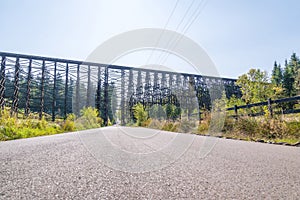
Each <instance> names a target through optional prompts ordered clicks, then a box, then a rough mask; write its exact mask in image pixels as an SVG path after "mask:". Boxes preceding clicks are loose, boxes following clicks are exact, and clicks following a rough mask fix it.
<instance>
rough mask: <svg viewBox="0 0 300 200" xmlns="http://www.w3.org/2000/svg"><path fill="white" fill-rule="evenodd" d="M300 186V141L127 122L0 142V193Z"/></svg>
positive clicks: (132, 194)
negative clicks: (167, 129)
mask: <svg viewBox="0 0 300 200" xmlns="http://www.w3.org/2000/svg"><path fill="white" fill-rule="evenodd" d="M203 147H205V148H206V150H208V151H206V152H207V154H205V155H206V156H203V155H204V154H201V151H202V152H203V151H205V149H203ZM299 188H300V148H297V147H289V146H279V145H272V144H263V143H255V142H245V141H238V140H229V139H221V138H212V137H205V136H196V135H190V134H181V133H170V132H163V131H157V130H152V129H145V128H128V127H106V128H100V129H93V130H87V131H81V132H74V133H65V134H59V135H52V136H45V137H36V138H29V139H20V140H14V141H6V142H0V199H184V198H187V199H266V198H267V199H299V198H300V189H299Z"/></svg>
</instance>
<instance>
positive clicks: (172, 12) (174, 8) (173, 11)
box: [146, 0, 179, 65]
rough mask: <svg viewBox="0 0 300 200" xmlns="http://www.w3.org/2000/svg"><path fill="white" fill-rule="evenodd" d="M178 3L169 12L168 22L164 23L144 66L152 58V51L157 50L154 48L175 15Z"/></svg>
mask: <svg viewBox="0 0 300 200" xmlns="http://www.w3.org/2000/svg"><path fill="white" fill-rule="evenodd" d="M178 2H179V0H177V1H176V3H175V6H174V7H173V10H172V11H171V14H170V15H169V17H168V20H167V22H166V24H165V26H164V28H163V31H162V32H161V34H160V35H159V38H158V40H157V41H156V43H155V45H154V49H152V51H151V54H150V56H149V57H148V59H147V62H146V65H147V64H149V61H150V58H151V57H152V55H153V52H154V50H156V49H157V47H156V46H157V45H158V44H159V42H160V40H161V37H162V35H163V34H164V32H165V31H166V28H167V26H168V24H169V22H170V19H171V17H172V16H173V14H174V13H175V10H176V7H177V5H178Z"/></svg>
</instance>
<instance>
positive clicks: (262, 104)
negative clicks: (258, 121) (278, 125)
mask: <svg viewBox="0 0 300 200" xmlns="http://www.w3.org/2000/svg"><path fill="white" fill-rule="evenodd" d="M298 100H300V96H294V97H289V98H282V99H276V100H272V99H268V101H263V102H259V103H253V104H247V105H241V106H237V105H235V106H234V107H230V108H227V109H226V110H227V111H231V110H234V113H235V115H234V116H233V117H236V118H237V117H238V110H239V109H247V108H253V107H259V106H268V112H269V113H270V117H273V115H274V114H290V113H300V109H288V110H284V111H281V112H274V111H273V107H272V105H273V104H278V103H285V102H294V101H298ZM263 114H265V113H264V112H260V113H255V114H248V116H259V115H263Z"/></svg>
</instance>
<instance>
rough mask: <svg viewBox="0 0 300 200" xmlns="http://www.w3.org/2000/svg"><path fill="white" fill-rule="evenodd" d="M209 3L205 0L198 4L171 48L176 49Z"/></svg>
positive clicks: (163, 61)
mask: <svg viewBox="0 0 300 200" xmlns="http://www.w3.org/2000/svg"><path fill="white" fill-rule="evenodd" d="M202 3H203V4H202ZM207 3H208V0H206V1H205V0H204V1H202V2H200V3H199V5H198V6H197V8H196V9H195V11H194V12H193V14H192V15H191V17H190V19H191V18H192V17H193V16H194V17H193V18H192V19H191V21H190V22H189V23H187V24H186V25H185V26H184V28H183V32H182V34H181V36H180V37H179V38H178V39H177V40H176V41H175V42H174V45H173V47H172V48H170V49H174V48H175V47H176V46H177V45H178V43H179V42H180V40H181V39H182V37H183V35H184V34H185V33H186V32H187V31H188V30H189V28H190V27H191V25H192V24H193V23H194V22H195V21H196V19H197V18H198V17H199V15H200V14H201V12H202V10H203V9H204V8H205V6H206V4H207ZM201 5H202V7H200V6H201ZM168 49H169V48H168ZM170 54H171V53H170V52H168V53H167V55H166V57H165V59H163V60H162V62H161V64H164V63H165V62H166V61H167V59H168V57H169V56H170Z"/></svg>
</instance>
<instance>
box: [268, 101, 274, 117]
mask: <svg viewBox="0 0 300 200" xmlns="http://www.w3.org/2000/svg"><path fill="white" fill-rule="evenodd" d="M268 111H269V113H270V117H271V118H273V109H272V99H271V98H269V99H268Z"/></svg>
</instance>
